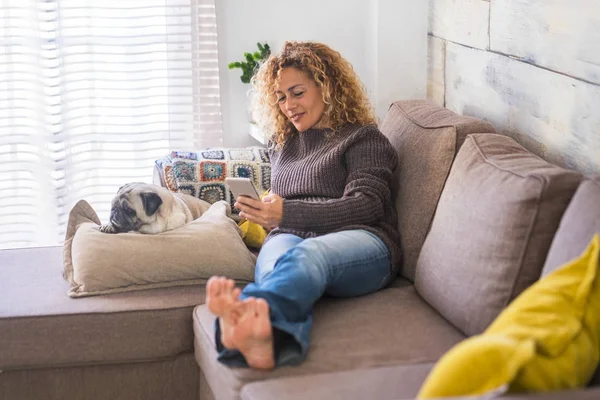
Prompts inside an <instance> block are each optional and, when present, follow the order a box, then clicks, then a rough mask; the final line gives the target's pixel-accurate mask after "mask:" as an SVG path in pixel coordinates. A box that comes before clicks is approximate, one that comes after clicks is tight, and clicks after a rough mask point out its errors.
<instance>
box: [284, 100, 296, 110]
mask: <svg viewBox="0 0 600 400" xmlns="http://www.w3.org/2000/svg"><path fill="white" fill-rule="evenodd" d="M295 108H296V102H295V101H294V100H292V99H290V98H287V99H286V100H285V109H286V110H288V111H291V110H293V109H295Z"/></svg>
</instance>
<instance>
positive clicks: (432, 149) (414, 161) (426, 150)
mask: <svg viewBox="0 0 600 400" xmlns="http://www.w3.org/2000/svg"><path fill="white" fill-rule="evenodd" d="M380 130H381V132H383V134H384V135H386V136H387V137H388V139H389V140H390V142H391V143H392V145H393V146H394V148H395V149H396V152H397V154H398V168H397V169H396V184H397V187H396V189H397V192H398V196H397V199H396V209H397V211H398V228H399V230H400V234H401V243H402V251H403V260H402V261H403V266H402V269H401V272H400V273H401V275H402V276H403V277H405V278H407V279H409V280H411V281H414V279H415V270H416V266H417V258H418V257H419V253H420V252H421V247H422V246H423V242H424V241H425V237H426V236H427V232H428V230H429V227H430V224H431V221H432V219H433V215H434V213H435V209H436V207H437V203H438V200H439V198H440V194H441V192H442V190H443V188H444V184H445V182H446V178H447V177H448V173H449V172H450V167H451V166H452V162H453V161H454V157H455V155H456V153H457V152H458V150H459V149H460V147H461V145H462V144H463V142H464V141H465V138H466V137H467V135H468V134H470V133H487V132H491V133H493V132H495V131H494V128H493V127H492V126H491V125H490V124H489V123H487V122H485V121H481V120H479V119H476V118H471V117H465V116H461V115H457V114H455V113H454V112H452V111H450V110H447V109H445V108H443V107H440V106H437V105H435V104H433V103H431V102H428V101H425V100H407V101H398V102H395V103H393V104H392V105H391V106H390V108H389V111H388V113H387V115H386V117H385V119H384V120H383V122H382V123H381V126H380Z"/></svg>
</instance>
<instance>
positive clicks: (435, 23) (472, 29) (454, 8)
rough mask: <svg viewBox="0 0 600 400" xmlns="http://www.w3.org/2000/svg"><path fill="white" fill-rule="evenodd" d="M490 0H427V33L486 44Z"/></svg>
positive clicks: (479, 44) (452, 39) (472, 43)
mask: <svg viewBox="0 0 600 400" xmlns="http://www.w3.org/2000/svg"><path fill="white" fill-rule="evenodd" d="M489 14H490V3H489V2H488V1H484V0H430V1H429V33H430V34H432V35H433V36H437V37H439V38H443V39H447V40H450V41H453V42H456V43H461V44H465V45H467V46H471V47H476V48H479V49H486V48H488V46H489V36H488V28H489Z"/></svg>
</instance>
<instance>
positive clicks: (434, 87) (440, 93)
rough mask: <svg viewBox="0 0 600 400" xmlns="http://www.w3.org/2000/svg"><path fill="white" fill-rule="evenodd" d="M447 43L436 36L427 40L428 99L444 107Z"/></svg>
mask: <svg viewBox="0 0 600 400" xmlns="http://www.w3.org/2000/svg"><path fill="white" fill-rule="evenodd" d="M445 63H446V42H445V41H444V40H442V39H439V38H436V37H434V36H429V37H428V38H427V99H428V100H431V101H433V102H434V103H436V104H438V105H440V106H442V107H443V106H444V92H445V88H444V66H445Z"/></svg>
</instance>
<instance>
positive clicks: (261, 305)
mask: <svg viewBox="0 0 600 400" xmlns="http://www.w3.org/2000/svg"><path fill="white" fill-rule="evenodd" d="M255 310H256V313H257V314H258V315H259V316H261V317H262V316H267V317H268V316H269V303H267V301H266V300H265V299H256V308H255Z"/></svg>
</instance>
